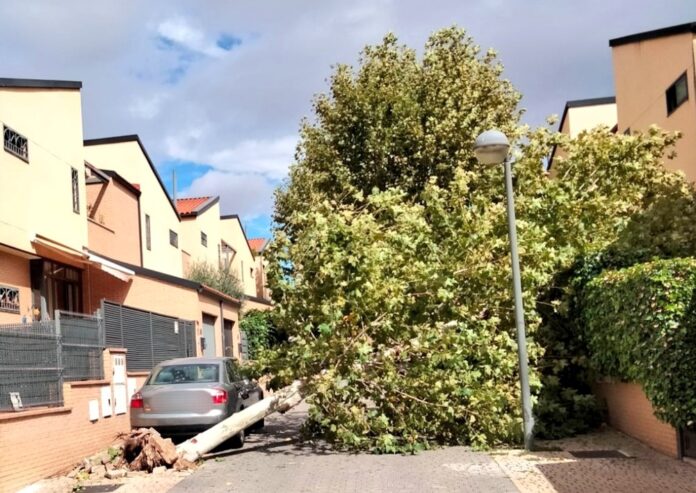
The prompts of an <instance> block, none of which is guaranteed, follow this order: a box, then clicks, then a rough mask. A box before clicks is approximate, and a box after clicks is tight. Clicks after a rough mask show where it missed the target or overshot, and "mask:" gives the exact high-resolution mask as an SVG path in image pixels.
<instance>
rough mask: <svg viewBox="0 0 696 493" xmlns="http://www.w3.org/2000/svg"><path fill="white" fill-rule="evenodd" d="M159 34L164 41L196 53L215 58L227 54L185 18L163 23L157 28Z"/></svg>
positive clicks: (213, 40) (175, 18)
mask: <svg viewBox="0 0 696 493" xmlns="http://www.w3.org/2000/svg"><path fill="white" fill-rule="evenodd" d="M157 33H158V34H159V35H160V36H162V37H163V38H164V39H166V40H168V41H171V42H173V43H176V44H178V45H181V46H183V47H185V48H187V49H189V50H191V51H194V52H196V53H201V54H203V55H207V56H210V57H214V58H219V57H221V56H223V55H224V54H225V53H227V50H224V49H222V48H221V47H219V46H218V45H217V44H216V42H215V39H209V38H208V37H207V36H206V34H205V33H204V32H203V31H202V30H200V29H196V28H195V27H193V26H192V25H191V24H190V23H189V21H188V20H187V19H185V18H184V17H174V18H171V19H167V20H165V21H163V22H161V23H160V24H159V25H158V26H157Z"/></svg>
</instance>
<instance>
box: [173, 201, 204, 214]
mask: <svg viewBox="0 0 696 493" xmlns="http://www.w3.org/2000/svg"><path fill="white" fill-rule="evenodd" d="M208 200H210V197H191V198H187V199H177V200H176V210H177V212H178V213H179V214H181V215H182V216H186V215H189V214H193V213H194V212H196V209H198V208H199V207H200V206H201V205H202V204H204V203H205V202H207V201H208Z"/></svg>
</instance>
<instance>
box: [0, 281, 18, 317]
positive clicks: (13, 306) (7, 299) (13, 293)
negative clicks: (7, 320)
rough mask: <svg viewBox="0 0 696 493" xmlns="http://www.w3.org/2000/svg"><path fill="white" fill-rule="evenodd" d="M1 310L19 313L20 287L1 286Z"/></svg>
mask: <svg viewBox="0 0 696 493" xmlns="http://www.w3.org/2000/svg"><path fill="white" fill-rule="evenodd" d="M0 311H3V312H11V313H19V289H17V288H11V287H9V286H0Z"/></svg>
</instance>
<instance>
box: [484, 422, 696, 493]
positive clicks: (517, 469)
mask: <svg viewBox="0 0 696 493" xmlns="http://www.w3.org/2000/svg"><path fill="white" fill-rule="evenodd" d="M538 445H539V446H541V447H548V448H551V447H557V448H560V449H562V451H559V452H534V453H531V454H529V453H525V452H524V451H521V450H509V451H504V450H499V451H495V452H492V453H491V456H492V457H493V458H494V459H495V460H496V462H497V463H498V464H499V465H500V466H501V467H502V469H503V470H504V471H505V473H506V474H507V475H508V477H510V478H511V479H512V480H513V482H514V483H515V484H516V485H517V487H518V488H519V490H520V491H522V492H524V493H587V492H611V493H642V492H646V493H647V492H658V493H690V492H696V466H695V465H692V464H690V463H686V462H682V461H679V460H675V459H672V458H670V457H667V456H666V455H662V454H660V453H659V452H656V451H655V450H653V449H651V448H649V447H647V446H645V445H643V444H641V443H640V442H638V441H637V440H634V439H632V438H630V437H627V436H626V435H624V434H622V433H620V432H618V431H615V430H613V429H611V428H604V429H602V430H601V431H598V432H595V433H588V434H586V435H581V436H578V437H574V438H567V439H564V440H555V441H552V442H539V444H538ZM588 450H593V451H598V450H611V451H621V452H624V453H625V454H627V455H628V456H630V457H628V458H612V459H606V458H605V459H598V458H594V459H578V458H577V457H574V456H573V455H572V454H571V453H570V451H574V452H575V451H588Z"/></svg>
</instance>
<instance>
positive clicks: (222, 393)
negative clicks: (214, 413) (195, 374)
mask: <svg viewBox="0 0 696 493" xmlns="http://www.w3.org/2000/svg"><path fill="white" fill-rule="evenodd" d="M225 402H227V391H226V390H225V389H213V404H224V403H225Z"/></svg>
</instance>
